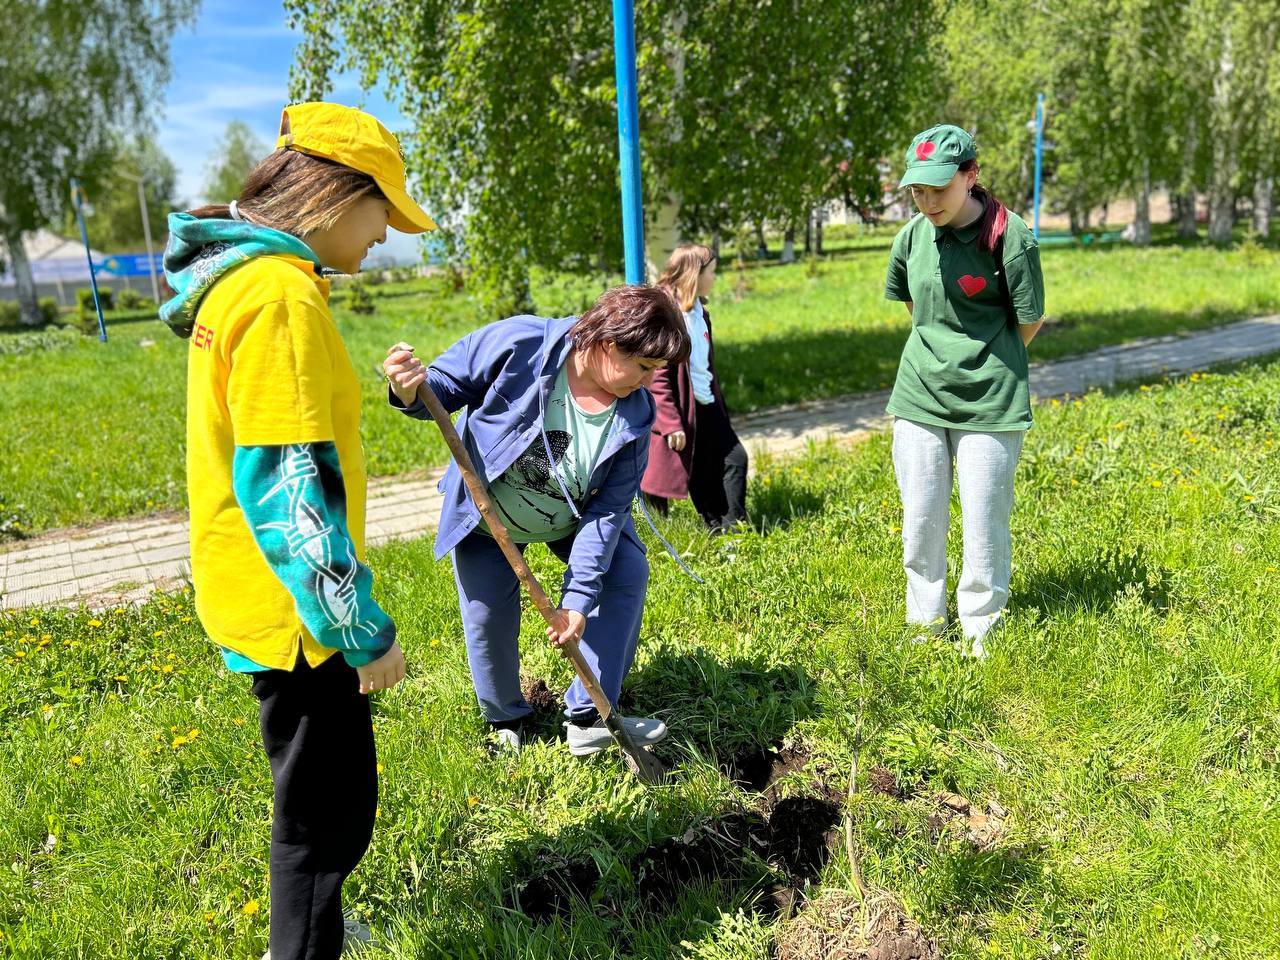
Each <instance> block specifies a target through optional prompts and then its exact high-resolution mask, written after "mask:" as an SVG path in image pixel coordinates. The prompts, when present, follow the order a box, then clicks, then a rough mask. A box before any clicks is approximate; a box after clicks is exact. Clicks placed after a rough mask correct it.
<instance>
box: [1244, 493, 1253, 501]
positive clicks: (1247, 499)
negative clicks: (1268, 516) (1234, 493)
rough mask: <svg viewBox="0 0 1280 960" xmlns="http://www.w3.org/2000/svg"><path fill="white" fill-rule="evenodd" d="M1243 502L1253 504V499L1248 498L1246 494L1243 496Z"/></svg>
mask: <svg viewBox="0 0 1280 960" xmlns="http://www.w3.org/2000/svg"><path fill="white" fill-rule="evenodd" d="M1244 502H1245V503H1253V497H1251V496H1249V495H1248V494H1245V497H1244Z"/></svg>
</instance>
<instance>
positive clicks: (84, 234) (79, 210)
mask: <svg viewBox="0 0 1280 960" xmlns="http://www.w3.org/2000/svg"><path fill="white" fill-rule="evenodd" d="M82 197H83V192H82V191H81V190H80V184H79V183H78V182H77V181H76V178H75V177H72V178H71V201H72V203H74V204H75V208H76V223H78V224H79V225H80V239H81V240H83V241H84V257H85V259H86V260H88V261H89V286H91V287H93V309H95V310H97V311H98V339H99V340H100V341H102V342H103V343H106V342H107V321H106V320H104V319H103V318H102V301H101V300H99V299H98V277H97V275H96V274H95V273H94V272H93V254H92V253H90V252H89V231H88V229H87V228H86V227H85V225H84V208H83V207H82V206H81V198H82Z"/></svg>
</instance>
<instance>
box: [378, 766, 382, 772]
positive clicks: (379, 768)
mask: <svg viewBox="0 0 1280 960" xmlns="http://www.w3.org/2000/svg"><path fill="white" fill-rule="evenodd" d="M378 772H379V773H381V772H382V764H378Z"/></svg>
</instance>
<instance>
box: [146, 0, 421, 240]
mask: <svg viewBox="0 0 1280 960" xmlns="http://www.w3.org/2000/svg"><path fill="white" fill-rule="evenodd" d="M298 40H299V34H298V33H295V32H293V31H291V30H290V29H289V28H288V26H287V25H286V23H285V12H284V7H283V6H282V5H281V4H280V2H279V0H265V2H260V3H254V2H250V0H204V2H203V3H202V4H201V10H200V19H199V20H198V21H197V23H196V25H195V27H194V29H192V28H188V29H186V30H184V31H182V32H181V33H178V34H176V35H175V36H174V37H173V42H172V51H171V52H172V64H173V69H172V79H171V80H170V82H169V86H168V89H167V90H166V91H165V103H164V108H163V112H162V113H161V116H160V118H159V124H158V125H159V140H160V146H161V147H162V148H163V149H164V151H165V153H167V154H168V155H169V157H170V159H172V160H173V162H174V164H176V165H177V168H178V198H179V199H180V200H187V201H189V202H193V203H194V202H197V201H199V200H201V199H203V198H202V194H203V190H204V182H205V178H206V169H207V167H208V164H209V158H210V154H211V153H212V151H213V147H214V145H215V144H216V143H217V142H218V141H219V140H220V139H221V137H222V135H223V133H224V131H225V130H226V127H227V124H228V123H229V122H231V121H232V120H243V121H244V122H245V123H247V124H248V125H249V126H250V127H251V128H252V129H253V131H254V133H255V134H257V136H258V138H259V139H260V140H261V141H262V142H263V144H265V145H266V147H267V149H268V151H269V150H270V149H272V148H273V147H274V146H275V140H276V132H277V130H278V128H279V125H280V108H281V107H283V106H284V105H285V103H286V102H288V98H289V65H290V64H291V63H292V62H293V51H294V48H295V47H296V46H297V44H298ZM328 99H330V100H333V101H336V102H338V103H346V104H350V105H352V106H358V107H361V108H362V109H365V110H367V111H369V112H370V113H372V114H373V115H374V116H376V117H377V118H378V119H379V120H381V121H382V122H383V123H384V124H386V125H387V126H388V127H389V128H390V129H391V130H392V131H393V132H395V131H398V130H400V129H402V128H403V127H405V126H406V122H405V120H404V119H403V117H401V116H400V114H399V113H398V112H397V111H396V109H395V108H394V107H393V106H391V105H390V104H389V103H388V102H387V101H386V99H385V98H384V97H383V96H382V94H381V93H380V92H378V91H370V92H369V93H368V94H362V93H361V91H360V86H359V84H358V83H357V82H356V79H355V77H354V76H351V75H344V76H341V77H339V78H338V79H337V82H336V84H335V86H334V89H333V90H332V91H331V92H330V94H329V96H328ZM379 253H382V254H384V255H391V256H394V257H395V258H396V259H397V260H406V259H409V260H416V259H417V241H416V239H415V238H412V237H407V236H405V235H403V234H398V233H396V232H395V231H394V230H389V231H388V234H387V244H386V247H384V248H381V249H379V250H375V255H377V254H379Z"/></svg>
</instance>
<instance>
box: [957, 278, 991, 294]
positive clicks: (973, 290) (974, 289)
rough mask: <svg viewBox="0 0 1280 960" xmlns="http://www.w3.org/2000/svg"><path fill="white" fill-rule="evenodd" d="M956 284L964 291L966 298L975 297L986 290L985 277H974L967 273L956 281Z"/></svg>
mask: <svg viewBox="0 0 1280 960" xmlns="http://www.w3.org/2000/svg"><path fill="white" fill-rule="evenodd" d="M956 283H958V284H960V289H961V290H963V291H964V295H965V296H966V297H974V296H977V295H978V294H980V293H981V292H982V291H983V290H985V289H987V278H986V277H974V276H970V275H969V274H967V273H966V274H965V275H964V276H963V277H961V278H960V279H959V280H957V281H956Z"/></svg>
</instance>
